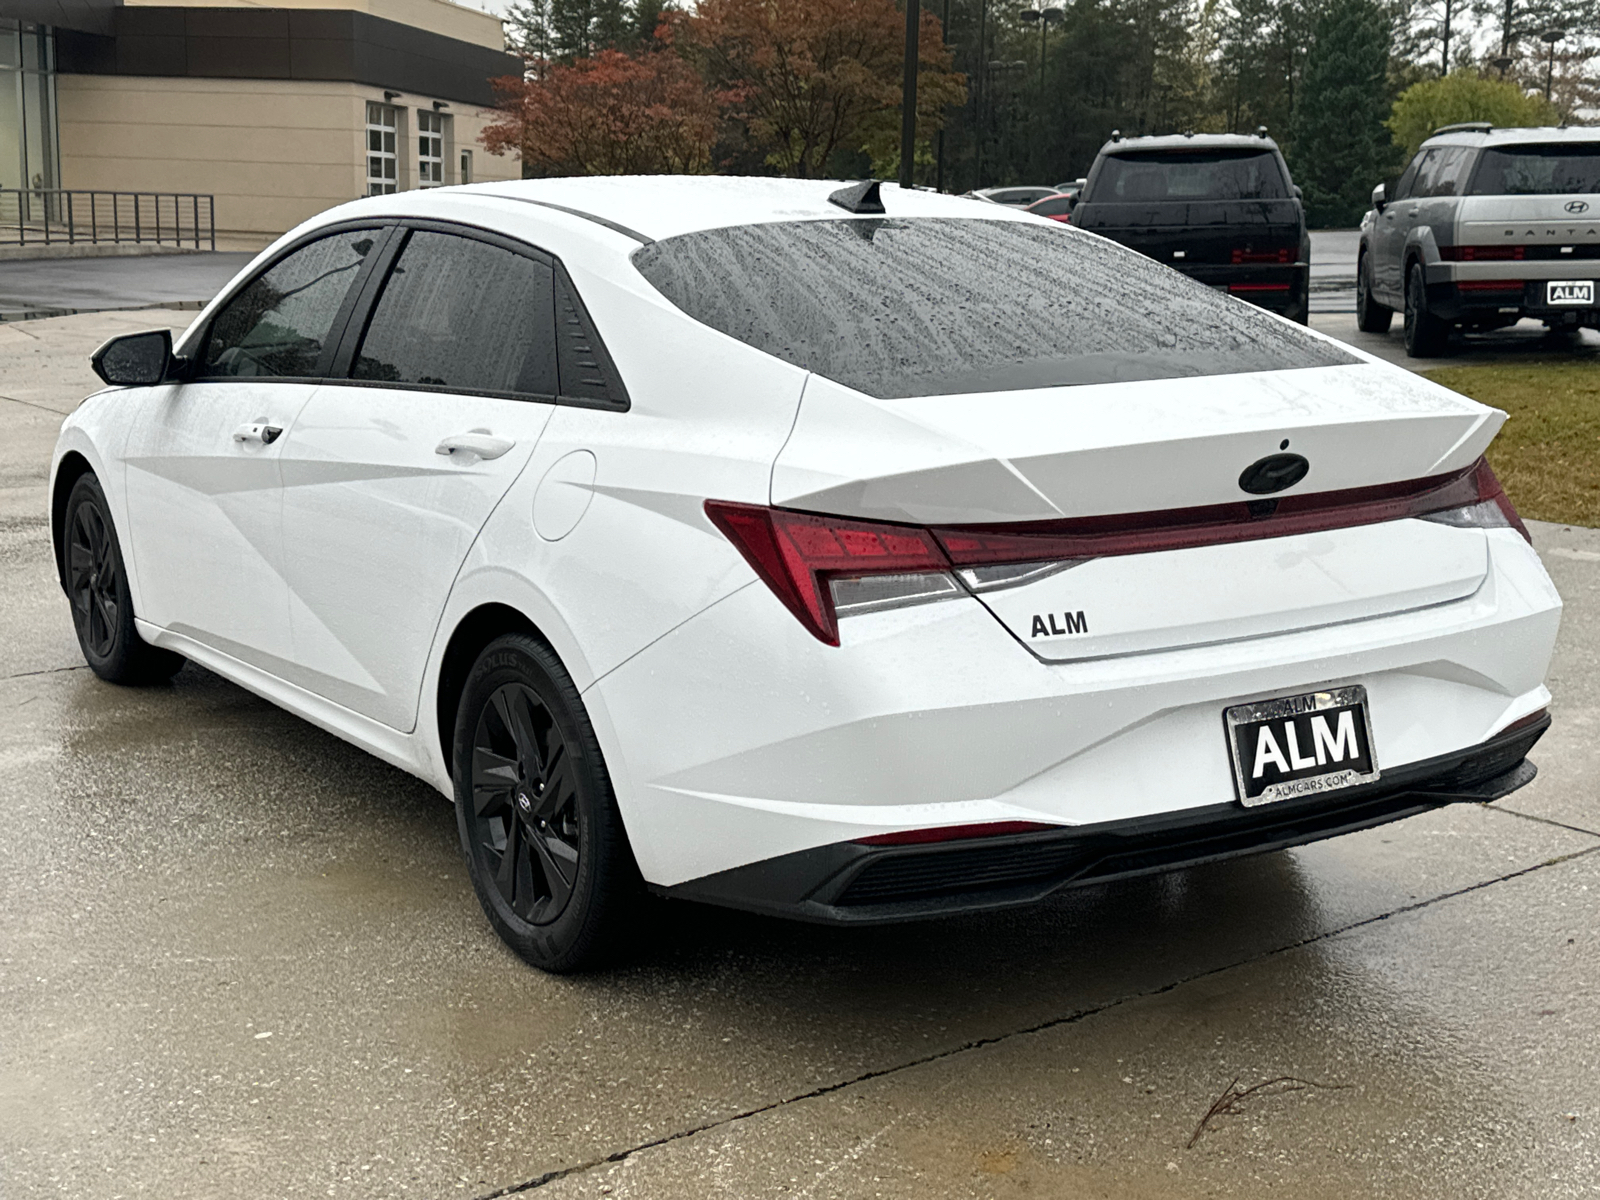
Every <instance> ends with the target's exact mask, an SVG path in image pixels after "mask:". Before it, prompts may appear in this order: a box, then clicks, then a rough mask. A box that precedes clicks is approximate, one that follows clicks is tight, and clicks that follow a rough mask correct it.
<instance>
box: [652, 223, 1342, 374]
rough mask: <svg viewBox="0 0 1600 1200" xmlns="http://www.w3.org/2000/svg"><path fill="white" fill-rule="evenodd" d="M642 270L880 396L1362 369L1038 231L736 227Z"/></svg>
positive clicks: (1216, 298)
mask: <svg viewBox="0 0 1600 1200" xmlns="http://www.w3.org/2000/svg"><path fill="white" fill-rule="evenodd" d="M633 262H634V264H635V265H636V266H637V267H638V269H639V270H640V271H641V272H642V273H643V275H644V277H645V278H646V279H648V280H649V281H650V282H651V283H652V284H653V285H654V286H655V287H656V288H657V289H658V290H659V291H660V292H661V293H662V294H663V295H664V296H666V297H667V299H668V300H670V301H672V303H673V304H676V305H677V306H678V307H679V308H681V309H682V310H683V311H684V312H686V313H688V314H689V316H691V317H693V318H694V319H695V320H697V321H701V322H703V323H704V324H706V325H709V326H711V327H712V328H713V329H717V330H720V331H721V332H723V333H725V334H727V335H728V336H730V337H734V338H737V339H738V340H739V341H741V342H744V343H745V344H746V345H749V346H754V347H755V348H756V349H758V350H763V351H765V352H766V353H768V354H771V355H773V356H774V357H776V358H780V359H782V360H783V361H784V362H788V363H793V364H794V365H795V366H797V367H803V368H805V369H806V370H808V371H815V372H816V373H817V374H819V375H822V376H824V377H826V378H828V379H832V380H834V381H836V382H838V383H842V384H844V385H845V386H846V387H851V388H855V389H856V390H857V391H861V392H865V393H867V394H868V395H869V396H877V397H880V398H883V399H891V398H898V397H905V396H941V395H954V394H958V393H962V392H997V391H1010V390H1013V389H1023V388H1043V387H1062V386H1071V385H1076V384H1091V383H1116V382H1121V381H1126V380H1136V379H1171V378H1179V377H1182V376H1193V375H1230V374H1238V373H1242V372H1247V371H1278V370H1285V369H1288V368H1294V367H1321V366H1333V365H1337V364H1343V363H1352V362H1355V361H1357V360H1356V359H1355V358H1353V357H1352V356H1350V355H1348V354H1346V353H1344V352H1343V351H1341V350H1339V349H1338V348H1336V347H1335V346H1333V345H1330V344H1328V343H1326V342H1323V341H1321V340H1320V339H1318V338H1316V337H1314V336H1312V335H1311V334H1310V333H1308V332H1306V331H1305V330H1303V329H1301V328H1299V327H1298V326H1294V325H1290V324H1288V323H1286V322H1284V321H1281V320H1278V319H1276V318H1273V317H1270V316H1268V315H1266V314H1265V313H1263V312H1261V311H1260V310H1259V309H1256V308H1252V307H1251V306H1249V305H1247V304H1245V303H1243V302H1242V301H1239V300H1232V299H1229V298H1228V297H1227V296H1225V295H1222V294H1221V293H1218V292H1216V291H1213V290H1212V289H1210V288H1208V287H1206V286H1204V285H1203V284H1199V283H1196V282H1195V281H1194V280H1192V279H1189V278H1187V277H1186V276H1183V275H1180V274H1178V273H1177V272H1176V271H1171V270H1168V269H1167V268H1166V267H1164V266H1162V265H1161V264H1159V263H1157V262H1154V261H1152V260H1151V259H1148V258H1145V257H1144V256H1143V255H1141V254H1136V253H1134V252H1133V251H1131V250H1127V249H1124V248H1123V247H1121V246H1117V245H1114V244H1111V243H1108V242H1105V241H1102V240H1101V239H1099V238H1096V237H1091V236H1089V235H1087V234H1080V233H1077V232H1075V231H1073V230H1071V229H1068V228H1065V227H1062V226H1058V225H1048V226H1047V225H1043V224H1035V223H1034V222H1031V221H1007V220H984V219H981V218H980V219H961V218H941V219H923V220H896V219H892V218H889V219H885V218H866V219H862V218H857V219H854V220H837V221H797V222H785V223H776V224H771V225H738V226H733V227H732V228H727V229H710V230H705V231H702V232H699V233H688V234H683V235H681V236H679V237H673V238H667V239H665V240H663V241H659V242H656V243H654V244H652V245H649V246H644V247H642V248H641V249H639V250H636V251H635V252H634V255H633Z"/></svg>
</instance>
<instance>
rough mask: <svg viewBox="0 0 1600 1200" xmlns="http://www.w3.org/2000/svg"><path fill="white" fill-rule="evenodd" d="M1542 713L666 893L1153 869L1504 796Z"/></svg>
mask: <svg viewBox="0 0 1600 1200" xmlns="http://www.w3.org/2000/svg"><path fill="white" fill-rule="evenodd" d="M1549 726H1550V718H1549V717H1545V718H1544V719H1543V720H1542V721H1540V722H1538V723H1536V724H1534V725H1530V726H1526V727H1524V728H1522V729H1518V730H1515V731H1514V732H1509V733H1504V734H1501V735H1499V736H1498V737H1495V738H1491V739H1489V740H1488V741H1486V742H1484V743H1482V744H1480V745H1477V746H1473V747H1470V748H1469V749H1467V750H1464V751H1461V752H1459V753H1455V754H1449V755H1444V756H1441V757H1438V758H1434V759H1430V760H1428V761H1425V762H1420V763H1413V764H1410V765H1409V766H1405V767H1401V768H1399V769H1397V770H1395V771H1393V772H1390V773H1387V774H1386V775H1385V777H1384V778H1383V779H1381V780H1379V781H1378V782H1377V783H1374V784H1371V785H1369V786H1367V787H1363V788H1353V789H1350V790H1348V791H1344V792H1340V793H1335V794H1334V795H1332V796H1326V795H1325V796H1321V797H1317V798H1315V799H1312V800H1307V801H1297V802H1285V803H1281V804H1275V805H1269V806H1266V807H1263V808H1244V807H1242V806H1241V805H1238V804H1218V805H1209V806H1207V807H1205V808H1199V809H1190V810H1188V811H1185V812H1182V813H1176V814H1171V815H1163V816H1157V817H1142V818H1136V819H1133V820H1126V821H1110V822H1105V823H1103V824H1097V825H1087V826H1078V827H1074V828H1069V829H1063V830H1061V831H1059V832H1057V831H1048V832H1036V833H1022V834H1011V835H1006V836H999V837H987V838H973V839H965V840H959V841H950V842H942V843H937V844H934V845H920V846H865V845H861V844H860V843H858V842H840V843H835V844H833V845H828V846H818V847H815V848H813V849H810V850H802V851H799V852H798V853H794V854H785V855H781V856H779V857H777V858H770V859H767V860H765V861H762V862H756V863H751V864H749V865H747V866H743V867H737V868H735V869H733V870H729V871H721V872H718V873H717V874H714V875H707V876H704V877H702V878H700V879H694V880H690V881H688V882H687V883H682V884H679V885H677V886H676V887H668V888H657V889H656V891H658V892H659V893H660V894H662V895H665V896H669V897H673V898H677V899H684V900H697V901H703V902H707V903H711V904H719V905H724V906H728V907H733V908H742V909H748V910H751V911H755V912H762V913H770V914H773V915H777V916H785V917H793V918H797V919H800V920H806V921H815V922H821V923H825V924H834V925H870V924H883V923H887V922H893V921H906V920H915V919H919V918H926V917H937V916H946V915H949V914H953V913H964V912H979V911H985V910H989V909H996V908H1009V907H1014V906H1017V905H1023V904H1031V903H1034V902H1036V901H1038V900H1042V899H1043V898H1045V897H1046V896H1048V895H1050V894H1051V893H1053V892H1056V891H1059V890H1061V889H1063V888H1067V887H1076V886H1083V885H1087V884H1092V883H1105V882H1107V881H1110V880H1115V879H1125V878H1129V877H1131V876H1136V875H1149V874H1154V873H1157V872H1161V871H1169V870H1174V869H1177V868H1181V867H1188V866H1194V865H1197V864H1199V863H1206V862H1215V861H1218V860H1221V859H1226V858H1235V857H1239V856H1243V855H1247V854H1259V853H1262V852H1264V851H1269V850H1281V849H1284V848H1285V847H1289V846H1298V845H1303V844H1305V843H1307V842H1314V841H1318V840H1321V839H1323V838H1328V837H1335V836H1337V835H1339V834H1343V833H1353V832H1355V831H1357V830H1360V829H1368V828H1371V827H1372V826H1375V825H1381V824H1384V823H1385V822H1388V821H1394V820H1398V819H1400V818H1402V817H1409V816H1414V815H1415V814H1417V813H1421V812H1426V811H1428V810H1429V809H1432V808H1437V807H1439V806H1441V805H1444V804H1448V803H1452V802H1456V801H1463V800H1468V801H1477V802H1484V801H1490V800H1498V799H1500V798H1501V797H1503V796H1507V795H1509V794H1510V793H1512V792H1514V791H1516V790H1517V789H1518V788H1520V787H1522V786H1523V785H1524V784H1526V783H1528V782H1530V781H1531V780H1532V779H1533V777H1534V774H1535V768H1534V766H1533V764H1532V763H1530V762H1528V761H1527V758H1526V756H1527V753H1528V751H1529V750H1530V749H1531V748H1532V747H1533V745H1534V743H1535V742H1537V741H1538V740H1539V738H1540V737H1541V736H1542V735H1543V734H1544V732H1545V730H1546V729H1548V728H1549Z"/></svg>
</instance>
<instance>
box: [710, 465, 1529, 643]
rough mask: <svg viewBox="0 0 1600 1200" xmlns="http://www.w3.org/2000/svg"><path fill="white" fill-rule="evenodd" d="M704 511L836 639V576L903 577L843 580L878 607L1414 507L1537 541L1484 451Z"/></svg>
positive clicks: (1371, 518)
mask: <svg viewBox="0 0 1600 1200" xmlns="http://www.w3.org/2000/svg"><path fill="white" fill-rule="evenodd" d="M705 511H706V516H708V517H709V518H710V519H711V521H712V523H713V524H715V525H716V527H717V528H718V529H720V530H721V531H722V532H723V534H724V535H725V536H726V537H727V538H728V540H729V541H730V542H732V543H733V545H734V547H735V548H736V549H737V550H738V551H739V553H740V554H742V555H743V556H744V558H745V561H746V562H748V563H749V564H750V566H751V567H752V568H753V569H754V570H755V573H756V574H757V575H758V576H760V578H761V581H762V582H763V583H765V584H766V585H767V587H769V588H771V589H772V593H773V595H775V596H777V598H778V599H779V600H780V601H782V602H783V604H784V606H785V607H786V608H788V610H789V611H790V612H791V613H793V614H794V615H795V617H796V618H797V619H798V620H799V622H800V623H801V624H802V625H804V626H805V627H806V629H808V630H809V631H810V632H811V633H812V634H813V635H814V636H815V637H816V638H817V639H818V640H820V641H823V642H826V643H827V644H828V645H830V646H837V645H838V644H839V617H838V611H837V609H836V608H835V594H836V593H835V590H834V588H833V581H834V580H839V581H841V583H843V582H844V581H846V580H851V581H854V580H864V579H869V578H871V577H872V576H896V577H898V578H896V579H893V580H885V581H884V582H883V585H882V586H881V587H880V588H873V587H867V586H862V585H857V584H854V583H851V584H847V585H845V586H841V587H840V588H839V589H838V593H837V594H838V596H839V598H840V599H841V600H843V601H844V602H845V603H846V604H847V605H848V606H849V607H851V608H855V607H856V606H858V605H859V606H860V611H871V610H872V609H874V608H879V607H890V606H895V605H898V604H900V603H908V602H909V603H914V602H919V601H924V600H935V599H940V598H943V597H946V596H958V595H964V594H966V592H965V590H963V589H958V588H956V587H954V586H950V585H948V584H947V581H948V580H949V576H948V575H947V574H945V573H946V572H951V571H952V570H956V571H958V572H959V574H960V577H961V578H962V579H963V580H964V581H965V582H966V583H967V584H968V586H969V587H971V588H972V590H974V591H981V590H984V587H986V586H1005V585H1006V584H1007V583H1011V582H1016V581H1017V580H1015V579H1013V578H1012V577H1011V576H1012V575H1013V574H1014V573H1011V572H1000V573H998V574H997V576H996V578H994V579H992V580H991V579H990V578H988V574H989V573H986V572H977V573H974V572H973V571H971V570H969V569H968V568H989V567H994V566H996V565H1006V564H1022V563H1048V564H1051V565H1050V567H1049V568H1048V570H1063V569H1066V568H1067V567H1070V566H1072V565H1075V564H1074V563H1073V562H1072V561H1071V560H1083V559H1091V558H1106V557H1110V556H1113V555H1122V554H1152V553H1157V552H1161V551H1167V550H1189V549H1194V548H1197V547H1201V546H1218V545H1223V544H1226V543H1231V542H1248V541H1256V540H1258V539H1261V538H1276V537H1289V536H1291V535H1293V534H1300V533H1320V532H1322V531H1323V530H1328V529H1346V528H1351V527H1353V526H1357V525H1376V524H1379V523H1380V522H1383V521H1399V520H1403V519H1405V518H1408V517H1409V518H1431V519H1435V520H1439V521H1441V522H1442V523H1444V524H1449V525H1459V526H1464V527H1469V528H1491V527H1494V526H1502V525H1509V526H1510V527H1511V528H1513V529H1515V530H1516V531H1517V532H1518V533H1520V534H1521V535H1522V536H1523V537H1524V538H1527V539H1528V540H1529V541H1530V542H1531V541H1532V540H1533V539H1532V538H1531V537H1529V535H1528V530H1527V527H1526V526H1525V525H1523V523H1522V518H1521V517H1519V516H1518V515H1517V510H1516V509H1515V508H1514V507H1513V506H1512V504H1511V500H1510V498H1509V497H1508V496H1507V495H1506V493H1505V489H1504V488H1502V487H1501V486H1500V481H1499V480H1498V479H1496V478H1495V474H1494V472H1493V471H1492V470H1491V469H1490V468H1489V463H1488V460H1486V459H1482V458H1480V459H1479V460H1478V461H1477V462H1476V463H1474V464H1473V465H1472V466H1470V467H1467V468H1466V469H1465V470H1462V471H1457V472H1455V473H1454V474H1452V475H1434V476H1430V477H1429V478H1426V479H1413V480H1408V481H1406V482H1404V483H1385V484H1380V485H1378V486H1376V487H1365V488H1346V489H1344V490H1341V491H1335V492H1312V493H1308V494H1306V495H1303V496H1285V497H1282V498H1281V499H1272V500H1265V501H1262V500H1256V501H1251V502H1246V501H1238V502H1235V503H1232V504H1210V505H1205V506H1201V507H1197V508H1178V509H1167V510H1163V511H1159V512H1142V513H1123V514H1119V515H1116V516H1105V517H1076V518H1069V519H1067V520H1062V521H1029V522H1025V523H1021V524H1015V525H964V526H947V527H944V528H933V529H929V528H923V527H921V526H917V525H891V524H888V523H886V522H882V521H855V520H851V519H849V518H846V517H827V516H820V515H818V514H815V513H802V512H793V511H791V510H789V509H784V508H768V507H765V506H763V505H758V504H735V503H732V502H729V501H725V500H707V501H706V503H705ZM1046 573H1048V572H1046Z"/></svg>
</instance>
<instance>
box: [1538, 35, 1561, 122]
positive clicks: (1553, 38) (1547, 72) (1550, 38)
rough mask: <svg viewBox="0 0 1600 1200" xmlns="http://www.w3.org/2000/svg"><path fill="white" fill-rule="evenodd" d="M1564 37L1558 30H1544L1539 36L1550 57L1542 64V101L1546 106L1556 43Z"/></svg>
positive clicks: (1554, 61)
mask: <svg viewBox="0 0 1600 1200" xmlns="http://www.w3.org/2000/svg"><path fill="white" fill-rule="evenodd" d="M1566 36H1567V35H1566V33H1565V31H1563V30H1560V29H1546V30H1545V31H1544V32H1543V33H1541V34H1540V35H1539V40H1540V41H1541V42H1543V43H1544V44H1545V45H1547V46H1549V47H1550V57H1549V58H1547V59H1546V60H1545V64H1544V100H1545V103H1546V104H1548V103H1550V79H1551V76H1553V75H1554V74H1555V70H1556V43H1557V42H1559V41H1560V40H1561V39H1562V38H1564V37H1566Z"/></svg>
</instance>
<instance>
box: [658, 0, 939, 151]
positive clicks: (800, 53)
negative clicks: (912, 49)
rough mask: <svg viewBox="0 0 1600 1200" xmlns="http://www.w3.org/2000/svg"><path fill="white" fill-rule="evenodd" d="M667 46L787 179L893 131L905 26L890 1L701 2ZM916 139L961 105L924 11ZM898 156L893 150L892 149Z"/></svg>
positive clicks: (872, 145)
mask: <svg viewBox="0 0 1600 1200" xmlns="http://www.w3.org/2000/svg"><path fill="white" fill-rule="evenodd" d="M675 25H676V30H675V34H676V37H675V40H676V42H677V45H678V46H679V48H680V49H681V50H682V52H683V53H684V54H685V55H686V56H687V57H688V58H689V59H690V61H692V62H693V63H694V64H695V65H696V66H697V67H699V69H700V72H701V74H702V75H703V76H704V77H705V79H706V81H707V82H708V83H709V84H710V85H711V86H712V87H713V88H717V89H720V90H721V91H722V92H723V94H724V95H726V96H728V97H730V98H732V99H733V100H734V103H733V104H732V107H731V109H730V114H729V115H731V116H733V117H735V118H737V119H741V120H742V121H743V122H744V124H745V126H746V128H747V130H748V133H749V137H750V140H751V141H752V142H753V143H754V144H755V145H756V146H758V147H761V148H763V149H764V150H765V151H766V161H767V163H768V164H769V165H771V166H772V167H775V168H777V169H778V170H779V171H782V172H783V173H784V174H787V175H799V176H807V177H811V176H817V175H820V174H823V173H824V171H825V169H826V164H827V162H828V159H829V157H830V156H831V155H832V154H833V152H834V151H835V150H840V149H848V150H859V149H868V150H872V151H874V152H875V153H874V158H875V160H876V159H881V158H882V157H883V155H882V154H881V153H877V151H879V149H880V148H879V146H878V145H877V143H878V142H879V141H881V140H882V137H881V129H880V128H879V127H880V126H884V125H885V121H886V120H887V121H888V122H889V123H890V124H895V125H896V126H897V122H898V113H899V111H900V86H901V75H902V71H903V64H904V53H905V32H904V28H905V19H904V16H903V15H902V10H897V9H896V8H895V6H894V3H893V0H700V2H699V4H697V5H696V7H695V9H694V10H693V12H691V13H688V14H685V15H683V17H682V18H681V19H680V20H679V21H677V22H675ZM919 37H920V40H919V47H918V55H917V58H918V73H917V96H918V103H917V139H918V141H919V142H920V141H923V140H924V139H926V138H929V137H931V136H932V135H933V132H934V131H935V130H937V129H938V128H939V127H940V126H941V125H942V124H943V119H944V117H943V114H944V111H945V109H946V107H948V106H949V105H953V104H962V103H965V101H966V84H965V80H964V78H963V77H962V76H961V75H959V74H957V73H956V72H955V71H954V70H953V69H952V59H951V55H950V51H949V50H948V48H946V46H945V45H944V41H943V38H942V36H941V34H940V28H939V22H938V19H937V18H935V17H934V16H933V15H932V14H931V13H926V12H925V13H923V15H922V26H921V32H920V35H919ZM895 153H896V154H898V151H897V150H896V151H895Z"/></svg>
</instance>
